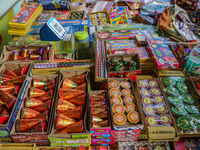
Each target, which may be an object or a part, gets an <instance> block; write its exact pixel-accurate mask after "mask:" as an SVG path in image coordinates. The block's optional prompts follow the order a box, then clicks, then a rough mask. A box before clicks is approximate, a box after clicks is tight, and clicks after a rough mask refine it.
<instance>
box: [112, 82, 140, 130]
mask: <svg viewBox="0 0 200 150" xmlns="http://www.w3.org/2000/svg"><path fill="white" fill-rule="evenodd" d="M108 85H109V95H110V101H111V105H112V107H111V110H112V114H113V120H114V124H115V125H120V126H123V125H124V124H125V123H129V124H131V125H132V124H137V123H138V122H139V121H140V115H139V113H138V112H137V111H138V109H137V105H136V104H135V97H134V95H133V91H132V84H131V82H130V80H124V81H121V80H120V81H117V80H112V81H111V80H109V81H108Z"/></svg>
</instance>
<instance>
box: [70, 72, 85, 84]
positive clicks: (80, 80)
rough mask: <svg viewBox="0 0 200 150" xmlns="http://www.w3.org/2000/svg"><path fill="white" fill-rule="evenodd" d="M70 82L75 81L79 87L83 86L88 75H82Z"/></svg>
mask: <svg viewBox="0 0 200 150" xmlns="http://www.w3.org/2000/svg"><path fill="white" fill-rule="evenodd" d="M69 79H70V80H72V81H74V82H75V83H77V84H78V85H80V84H83V83H84V82H85V80H86V74H82V75H79V76H76V77H72V78H69Z"/></svg>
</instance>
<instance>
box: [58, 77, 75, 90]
mask: <svg viewBox="0 0 200 150" xmlns="http://www.w3.org/2000/svg"><path fill="white" fill-rule="evenodd" d="M61 87H62V88H71V89H74V88H76V87H78V85H77V84H76V83H75V82H73V81H72V80H69V79H64V80H63V83H62V86H61Z"/></svg>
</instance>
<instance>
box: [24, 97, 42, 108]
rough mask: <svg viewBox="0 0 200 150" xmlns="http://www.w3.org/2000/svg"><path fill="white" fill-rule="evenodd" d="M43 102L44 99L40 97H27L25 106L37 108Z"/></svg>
mask: <svg viewBox="0 0 200 150" xmlns="http://www.w3.org/2000/svg"><path fill="white" fill-rule="evenodd" d="M42 104H44V102H43V101H41V100H39V99H35V98H31V97H27V98H26V99H25V101H24V107H28V108H35V107H37V106H40V105H42Z"/></svg>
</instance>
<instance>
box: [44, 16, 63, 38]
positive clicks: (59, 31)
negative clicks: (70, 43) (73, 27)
mask: <svg viewBox="0 0 200 150" xmlns="http://www.w3.org/2000/svg"><path fill="white" fill-rule="evenodd" d="M47 26H48V27H49V28H50V29H51V30H52V31H53V32H54V33H55V34H56V35H57V36H58V38H59V39H63V37H64V36H65V34H66V31H65V29H64V28H63V27H62V26H61V24H60V23H59V22H58V21H57V20H56V19H55V18H54V17H52V18H51V19H50V20H49V21H48V22H47Z"/></svg>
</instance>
